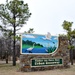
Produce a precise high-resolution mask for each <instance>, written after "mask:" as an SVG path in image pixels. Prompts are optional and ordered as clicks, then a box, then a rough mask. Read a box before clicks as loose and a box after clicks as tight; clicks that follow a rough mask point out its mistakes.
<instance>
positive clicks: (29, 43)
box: [22, 40, 43, 47]
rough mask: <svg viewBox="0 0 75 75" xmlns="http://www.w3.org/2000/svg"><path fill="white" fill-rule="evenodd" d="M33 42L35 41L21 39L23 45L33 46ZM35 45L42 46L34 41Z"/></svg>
mask: <svg viewBox="0 0 75 75" xmlns="http://www.w3.org/2000/svg"><path fill="white" fill-rule="evenodd" d="M34 43H35V42H32V41H29V40H26V41H24V40H22V45H23V46H24V45H30V46H33V44H34ZM35 46H37V47H43V45H41V44H36V43H35Z"/></svg>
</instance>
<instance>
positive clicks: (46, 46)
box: [21, 33, 58, 54]
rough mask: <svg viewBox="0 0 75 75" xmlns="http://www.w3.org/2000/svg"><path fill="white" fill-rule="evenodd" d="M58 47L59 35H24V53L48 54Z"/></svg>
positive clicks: (22, 50)
mask: <svg viewBox="0 0 75 75" xmlns="http://www.w3.org/2000/svg"><path fill="white" fill-rule="evenodd" d="M57 48H58V37H57V36H51V35H50V33H48V34H47V35H39V34H23V35H22V49H21V53H22V54H42V53H43V54H48V53H53V52H55V51H56V50H57Z"/></svg>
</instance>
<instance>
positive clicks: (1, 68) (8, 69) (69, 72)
mask: <svg viewBox="0 0 75 75" xmlns="http://www.w3.org/2000/svg"><path fill="white" fill-rule="evenodd" d="M18 69H19V65H18V64H17V66H12V64H11V63H9V64H5V62H4V63H0V75H75V64H74V65H73V66H71V67H70V68H67V69H55V70H47V71H36V72H19V71H18Z"/></svg>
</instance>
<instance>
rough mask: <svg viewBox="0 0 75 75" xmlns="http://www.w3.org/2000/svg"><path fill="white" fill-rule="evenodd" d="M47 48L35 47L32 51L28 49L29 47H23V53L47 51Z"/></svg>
mask: <svg viewBox="0 0 75 75" xmlns="http://www.w3.org/2000/svg"><path fill="white" fill-rule="evenodd" d="M46 50H47V48H45V47H44V48H34V49H32V50H31V51H27V48H23V49H22V53H47V52H46Z"/></svg>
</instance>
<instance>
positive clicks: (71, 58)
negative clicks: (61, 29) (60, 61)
mask: <svg viewBox="0 0 75 75" xmlns="http://www.w3.org/2000/svg"><path fill="white" fill-rule="evenodd" d="M70 61H71V65H73V50H72V49H70Z"/></svg>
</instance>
